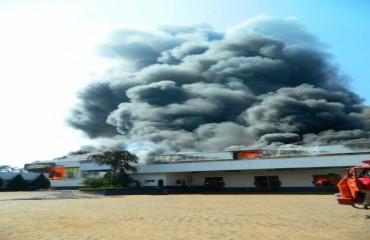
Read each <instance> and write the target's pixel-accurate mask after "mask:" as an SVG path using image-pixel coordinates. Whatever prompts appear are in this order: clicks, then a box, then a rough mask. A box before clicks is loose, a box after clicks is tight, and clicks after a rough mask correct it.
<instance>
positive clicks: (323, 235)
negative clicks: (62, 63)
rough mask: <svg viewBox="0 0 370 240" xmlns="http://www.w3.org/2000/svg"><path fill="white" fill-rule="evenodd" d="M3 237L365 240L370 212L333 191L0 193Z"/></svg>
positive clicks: (369, 232) (4, 239)
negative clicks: (341, 199) (344, 202)
mask: <svg viewBox="0 0 370 240" xmlns="http://www.w3.org/2000/svg"><path fill="white" fill-rule="evenodd" d="M0 213H1V217H0V239H1V240H7V239H12V240H13V239H22V240H27V239H32V240H34V239H68V240H69V239H86V240H87V239H89V240H92V239H225V240H226V239H261V240H262V239H315V240H318V239H320V240H322V239H341V240H345V239H357V240H361V239H364V240H365V239H366V240H368V239H370V210H362V209H355V208H352V207H350V206H341V205H338V204H337V203H336V200H335V197H334V196H333V195H159V196H154V195H153V196H114V197H103V196H94V195H86V194H80V193H79V192H78V191H45V192H0Z"/></svg>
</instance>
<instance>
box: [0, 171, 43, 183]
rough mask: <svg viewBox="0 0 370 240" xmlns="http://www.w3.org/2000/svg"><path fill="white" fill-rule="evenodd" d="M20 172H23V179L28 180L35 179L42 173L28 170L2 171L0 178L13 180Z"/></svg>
mask: <svg viewBox="0 0 370 240" xmlns="http://www.w3.org/2000/svg"><path fill="white" fill-rule="evenodd" d="M19 174H21V175H22V177H23V179H24V180H26V181H32V180H35V179H36V178H37V177H38V176H39V175H40V173H28V172H0V178H1V179H3V180H12V179H13V178H15V177H16V176H17V175H19Z"/></svg>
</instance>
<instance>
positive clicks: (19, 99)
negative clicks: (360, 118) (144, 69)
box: [0, 0, 370, 167]
mask: <svg viewBox="0 0 370 240" xmlns="http://www.w3.org/2000/svg"><path fill="white" fill-rule="evenodd" d="M369 12H370V2H369V1H366V0H354V1H344V0H326V1H324V0H320V1H319V0H310V1H308V0H307V1H303V0H275V1H264V0H256V1H254V0H241V1H238V0H226V1H225V0H217V1H214V0H197V1H196V0H176V1H175V0H173V1H169V0H167V1H166V0H156V1H151V0H135V1H124V0H122V1H119V0H95V1H91V0H90V1H89V0H73V1H72V0H65V1H60V0H53V1H41V0H34V1H26V0H23V1H22V0H2V1H0V29H1V31H2V34H1V35H2V38H1V39H0V52H1V56H0V63H1V65H2V70H0V79H1V83H2V94H1V96H0V107H1V109H2V111H3V113H2V120H1V124H0V127H1V129H0V131H1V133H2V138H3V142H5V143H4V144H3V147H2V149H3V158H2V159H1V160H0V164H7V165H12V166H18V167H22V166H23V164H24V163H27V162H31V161H36V160H48V159H51V158H54V157H59V156H61V155H64V154H66V153H67V152H69V151H72V150H77V149H78V148H79V146H81V145H85V144H93V143H94V142H93V141H92V140H89V139H87V138H85V137H84V135H82V134H81V133H80V132H77V131H76V130H73V129H71V128H70V127H68V126H66V125H65V122H64V120H65V118H66V116H67V115H68V111H69V109H70V108H71V107H73V105H74V104H75V103H76V97H75V94H76V92H77V91H78V90H79V89H81V88H83V86H84V85H85V84H86V83H88V82H89V81H91V80H92V79H94V76H95V72H97V71H98V70H100V68H101V69H104V63H103V62H101V60H100V59H99V58H97V56H95V55H94V43H95V40H97V39H99V38H100V37H102V36H101V35H100V33H101V32H104V29H106V28H109V27H110V26H111V25H120V24H125V25H138V26H148V25H155V24H189V23H207V24H209V25H211V26H212V27H213V28H215V29H216V30H219V31H225V30H226V29H227V28H229V27H231V26H234V25H236V24H238V23H240V22H243V21H245V20H247V19H249V18H252V17H255V16H258V15H269V16H277V17H283V18H286V17H293V18H296V19H298V21H300V22H301V23H302V24H304V25H305V26H306V27H307V29H308V31H310V32H311V33H313V34H314V35H315V36H316V37H317V38H318V39H319V40H320V41H322V42H323V43H325V44H327V51H328V52H330V53H331V54H332V62H333V64H335V65H337V66H338V69H339V72H340V73H341V74H343V75H346V76H347V78H348V79H349V83H348V88H350V89H351V90H353V91H354V92H355V93H357V94H358V95H359V96H361V97H362V98H364V100H365V104H366V105H369V104H370V97H368V94H367V90H368V89H369V85H370V83H369V81H368V77H369V75H370V67H369V66H368V65H369V62H370V51H369V50H368V45H369V43H370V32H369V31H368V23H369V22H370V15H369V14H368V13H369Z"/></svg>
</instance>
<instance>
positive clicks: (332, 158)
mask: <svg viewBox="0 0 370 240" xmlns="http://www.w3.org/2000/svg"><path fill="white" fill-rule="evenodd" d="M86 159H87V156H80V157H79V158H75V159H64V160H55V161H47V162H34V163H30V164H26V165H25V169H26V170H28V171H32V172H48V173H49V179H50V181H51V184H52V187H78V186H81V181H82V179H83V178H86V177H95V176H102V175H103V174H104V173H105V172H106V171H107V170H109V169H110V168H109V166H104V165H103V166H99V165H97V164H96V163H94V162H91V161H87V160H86ZM366 159H370V144H369V143H357V144H347V145H336V146H315V147H303V146H283V147H276V148H271V147H269V148H258V149H244V150H237V151H223V152H195V153H176V154H165V155H158V156H156V157H155V158H154V160H153V161H152V162H151V163H146V164H144V163H142V164H139V165H138V167H139V171H138V173H129V174H130V176H131V178H132V179H134V181H135V182H136V185H137V186H148V187H149V186H153V187H154V186H159V187H164V188H167V189H169V190H170V191H174V192H176V191H177V190H178V191H180V190H186V189H187V190H188V189H220V188H222V189H225V191H226V190H228V191H232V190H235V191H239V192H259V191H279V192H297V191H298V192H299V191H304V192H315V191H318V192H320V191H323V190H327V189H334V188H335V185H336V184H337V182H338V181H339V179H340V178H341V177H342V176H344V175H345V173H346V171H347V168H348V167H351V166H357V165H361V164H362V161H363V160H366Z"/></svg>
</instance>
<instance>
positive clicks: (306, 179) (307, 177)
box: [132, 169, 346, 187]
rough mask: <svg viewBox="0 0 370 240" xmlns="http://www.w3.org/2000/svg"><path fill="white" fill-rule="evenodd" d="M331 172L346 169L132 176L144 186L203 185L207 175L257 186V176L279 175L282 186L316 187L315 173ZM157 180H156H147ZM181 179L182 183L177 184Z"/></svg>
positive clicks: (227, 182)
mask: <svg viewBox="0 0 370 240" xmlns="http://www.w3.org/2000/svg"><path fill="white" fill-rule="evenodd" d="M329 172H334V173H335V174H340V175H341V176H342V177H343V176H344V175H345V172H346V169H306V170H304V169H301V170H293V169H291V170H272V171H268V170H251V171H230V172H228V171H210V172H189V173H165V174H145V173H142V174H140V173H138V174H135V175H133V176H132V177H133V178H134V179H135V180H139V181H140V183H141V185H142V186H158V180H159V179H163V180H164V185H165V186H182V181H183V180H185V185H186V186H203V185H204V180H205V178H206V177H222V178H223V179H224V181H225V187H255V185H254V181H255V176H278V177H279V180H280V181H281V183H282V185H281V187H314V185H313V183H312V181H313V175H327V174H328V173H329ZM147 180H155V181H154V182H146V181H147ZM176 180H180V182H181V184H176Z"/></svg>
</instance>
